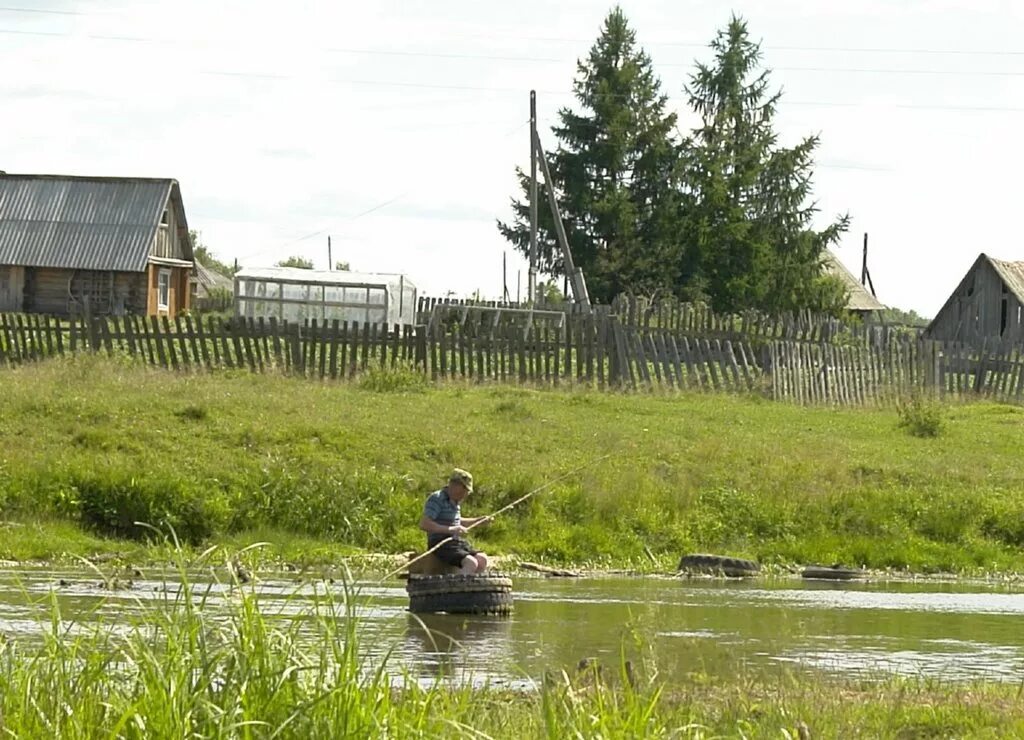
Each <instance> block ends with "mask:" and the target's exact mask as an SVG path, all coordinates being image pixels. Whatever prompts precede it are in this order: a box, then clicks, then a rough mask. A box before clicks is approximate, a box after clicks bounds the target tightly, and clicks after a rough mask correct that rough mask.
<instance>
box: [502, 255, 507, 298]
mask: <svg viewBox="0 0 1024 740" xmlns="http://www.w3.org/2000/svg"><path fill="white" fill-rule="evenodd" d="M501 300H503V301H505V303H508V250H505V251H503V252H502V253H501Z"/></svg>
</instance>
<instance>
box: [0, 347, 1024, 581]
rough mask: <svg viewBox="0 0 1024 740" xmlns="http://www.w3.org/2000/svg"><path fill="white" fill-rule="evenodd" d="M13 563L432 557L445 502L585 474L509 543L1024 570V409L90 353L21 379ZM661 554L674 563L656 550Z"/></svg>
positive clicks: (3, 478)
mask: <svg viewBox="0 0 1024 740" xmlns="http://www.w3.org/2000/svg"><path fill="white" fill-rule="evenodd" d="M0 383H2V384H3V393H2V394H0V511H2V516H3V519H4V522H3V523H2V524H0V530H2V532H3V534H4V536H3V537H2V538H0V558H12V559H23V558H52V557H60V556H61V555H62V554H65V553H72V554H86V555H87V554H93V553H96V552H122V553H126V557H134V556H135V555H136V554H137V553H136V552H135V551H133V549H132V548H134V547H137V546H136V545H134V544H131V543H132V542H135V541H137V540H138V538H140V537H142V536H143V535H144V530H141V529H140V528H139V527H137V526H136V525H135V524H134V522H136V521H146V522H151V523H154V524H156V523H163V522H168V523H170V524H172V525H173V526H174V527H175V529H176V531H177V532H178V533H179V535H180V536H181V537H183V538H184V539H185V540H186V541H188V542H191V543H197V544H198V543H205V542H209V541H215V542H228V543H230V544H234V545H244V544H246V543H247V542H249V541H252V540H255V539H266V540H270V541H271V542H272V543H274V546H275V547H276V548H277V549H278V551H279V552H280V553H281V555H282V556H283V557H289V558H306V559H331V558H333V557H337V556H340V555H343V554H346V553H353V552H358V551H375V552H396V551H401V550H406V549H414V548H417V547H420V546H421V543H422V538H421V533H420V532H419V531H418V530H417V529H416V521H417V520H418V518H419V515H420V511H421V507H422V503H423V498H424V496H425V495H426V493H428V492H429V491H430V490H432V489H435V488H437V487H438V486H439V485H440V484H441V483H442V478H443V476H444V475H445V473H446V471H447V470H448V469H449V468H451V467H452V466H453V465H458V466H461V467H466V468H468V469H470V470H472V471H473V473H474V475H475V476H476V479H477V481H478V484H477V491H476V493H474V495H473V496H472V497H471V499H470V500H469V502H468V503H467V504H466V506H465V507H464V511H465V513H466V514H467V515H475V514H477V513H486V512H490V511H494V510H496V509H498V508H500V507H501V506H503V505H505V504H507V503H508V502H510V501H512V500H514V499H515V498H517V497H519V496H521V495H523V494H524V493H526V492H527V491H530V490H531V489H533V488H535V487H537V486H540V485H542V484H544V483H545V482H548V481H550V480H551V479H553V478H556V477H558V476H559V475H561V474H563V473H564V472H565V471H567V470H571V469H573V468H575V467H577V466H580V465H583V464H586V463H589V462H592V461H594V460H595V459H596V458H598V457H599V456H602V455H608V457H606V458H604V459H601V460H599V461H597V462H593V463H592V464H590V465H589V466H588V467H586V469H584V470H582V471H580V472H579V473H578V474H575V475H573V476H571V477H569V478H566V479H565V480H562V481H560V482H558V483H557V484H555V485H553V486H552V487H551V488H550V489H549V490H546V491H545V492H544V493H541V494H539V495H537V496H534V497H533V498H531V499H530V500H529V501H527V502H526V503H524V504H523V505H521V506H519V507H517V508H516V509H514V510H513V511H512V512H510V513H509V514H507V515H504V516H502V517H501V518H499V519H498V520H497V521H496V522H495V524H494V525H493V526H492V527H491V528H490V530H489V531H487V532H481V533H480V535H479V536H478V539H479V541H480V542H481V543H482V544H483V545H484V546H486V547H487V548H488V549H489V550H492V551H495V552H498V553H505V554H509V553H514V554H517V555H519V556H522V557H526V558H529V559H539V560H545V561H548V562H572V563H592V564H595V565H599V566H606V567H626V566H642V567H648V568H655V567H656V568H663V569H665V568H671V567H672V566H674V564H675V562H676V560H677V559H678V557H679V555H680V554H682V553H684V552H689V551H714V552H723V553H729V554H733V555H738V556H746V557H751V558H756V559H758V560H760V561H762V562H767V563H779V564H795V563H810V562H818V563H834V562H841V563H845V564H851V565H853V564H855V565H866V566H868V567H873V568H897V569H910V570H914V571H919V572H922V571H923V572H927V571H940V570H941V571H955V572H963V573H986V572H1006V571H1018V572H1020V571H1024V552H1022V549H1021V545H1022V544H1024V466H1021V465H1020V440H1021V438H1022V437H1021V433H1022V431H1024V409H1019V408H1015V407H1006V406H996V405H988V404H973V405H966V406H957V407H950V408H945V409H942V410H941V411H940V415H941V416H942V417H943V418H942V421H943V425H942V431H941V432H940V434H939V435H938V436H937V437H931V438H925V437H916V436H913V435H911V434H909V433H908V430H907V429H906V428H904V427H900V426H899V421H900V419H899V416H898V414H897V413H896V412H895V411H890V410H844V411H836V410H829V409H813V410H808V409H801V408H796V407H791V406H786V405H780V404H774V403H770V402H767V401H763V400H760V399H757V398H751V397H744V398H740V397H730V396H723V395H698V394H688V395H672V396H648V395H617V394H606V393H597V392H587V391H557V390H548V391H537V390H528V389H520V388H512V387H493V386H489V387H451V386H449V387H443V388H427V387H424V386H423V385H422V384H420V383H417V382H415V380H414V379H413V378H411V377H410V376H404V375H401V374H399V375H397V376H386V375H385V376H381V375H371V376H369V377H367V378H364V380H363V382H362V383H356V384H329V385H326V384H319V383H315V382H310V381H304V380H294V379H289V378H283V377H274V376H255V375H250V374H248V373H246V372H221V373H216V374H212V375H202V376H183V375H174V374H170V373H166V372H160V371H153V370H149V369H146V368H141V367H136V366H132V365H130V364H126V363H125V362H122V361H112V360H104V359H101V358H95V357H79V358H75V359H71V360H62V361H54V362H50V363H46V364H42V365H38V366H30V367H23V368H20V369H15V370H4V371H3V372H2V373H0ZM645 545H646V546H647V547H648V548H649V549H650V551H651V553H653V555H654V558H655V561H656V562H654V563H652V562H651V561H650V559H649V557H648V556H647V554H646V553H645V550H644V546H645Z"/></svg>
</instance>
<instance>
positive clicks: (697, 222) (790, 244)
mask: <svg viewBox="0 0 1024 740" xmlns="http://www.w3.org/2000/svg"><path fill="white" fill-rule="evenodd" d="M711 48H712V49H713V50H714V54H715V58H714V62H713V64H711V65H704V64H698V65H697V71H696V72H695V73H694V74H693V75H692V77H691V81H690V84H689V85H688V86H687V87H686V92H687V94H688V95H689V98H690V105H691V107H692V108H693V110H694V111H695V112H696V113H697V115H698V116H699V118H700V125H699V126H698V127H697V128H696V129H695V130H694V131H693V135H692V137H691V138H689V139H688V140H687V141H686V142H684V146H683V154H682V157H681V163H682V172H683V177H684V181H685V182H684V185H683V188H682V194H683V210H682V213H683V216H684V222H685V226H684V229H683V233H684V238H683V243H684V245H685V246H684V249H683V253H682V255H681V259H680V263H679V265H680V267H679V272H680V286H681V287H680V290H679V292H680V293H681V294H683V295H684V296H688V297H693V296H697V295H703V296H705V297H707V298H709V299H710V300H711V303H712V305H713V306H714V308H715V309H717V310H722V311H735V310H739V309H742V308H748V307H756V308H760V309H763V310H766V311H768V312H772V313H775V312H779V311H785V310H794V309H800V308H811V309H815V310H826V311H833V312H835V311H837V310H839V308H841V307H842V305H843V304H844V303H845V300H846V296H845V292H844V290H843V288H842V285H841V283H839V281H838V280H836V279H834V278H829V277H825V276H824V275H823V273H822V260H823V254H824V251H823V250H825V249H826V248H827V247H828V245H829V244H832V243H834V242H835V241H837V240H838V238H839V235H840V234H841V233H842V232H843V231H845V230H846V228H847V225H848V217H847V216H842V217H839V218H838V219H837V220H836V221H835V222H833V223H832V224H831V225H830V226H828V227H827V228H825V229H824V230H822V231H814V230H813V229H812V228H811V221H812V219H813V217H814V214H815V213H816V212H817V208H816V206H815V204H814V203H813V202H810V203H809V202H808V199H809V198H810V196H811V181H812V176H813V164H814V151H815V149H816V148H817V146H818V137H817V136H809V137H807V138H805V139H803V140H802V141H801V142H800V143H798V144H797V145H796V146H794V147H792V148H785V147H781V146H779V144H778V137H777V134H776V133H775V130H774V125H773V124H774V120H773V119H774V116H775V112H776V107H777V104H778V101H779V98H780V97H781V92H769V82H768V76H769V71H768V70H760V69H759V67H760V63H761V52H760V46H759V44H757V43H754V42H752V41H751V40H750V38H749V34H748V32H747V26H746V23H745V22H743V21H742V20H740V19H739V18H736V17H735V16H734V17H733V18H732V20H731V21H730V23H729V25H728V27H727V28H726V29H725V30H724V31H721V32H719V34H718V36H717V37H716V38H715V40H714V41H713V42H712V44H711Z"/></svg>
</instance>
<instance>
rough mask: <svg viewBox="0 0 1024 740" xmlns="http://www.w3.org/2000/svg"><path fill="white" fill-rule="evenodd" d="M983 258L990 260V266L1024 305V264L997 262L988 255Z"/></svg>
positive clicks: (983, 255)
mask: <svg viewBox="0 0 1024 740" xmlns="http://www.w3.org/2000/svg"><path fill="white" fill-rule="evenodd" d="M981 256H982V257H984V258H985V259H987V260H988V262H989V264H990V265H992V267H993V268H994V269H995V271H996V272H997V273H998V274H999V277H1000V278H1002V281H1003V282H1004V283H1005V284H1006V287H1007V288H1009V289H1010V291H1011V292H1012V293H1013V294H1014V295H1015V296H1017V300H1018V301H1020V302H1021V303H1024V262H1007V261H1006V260H997V259H996V258H994V257H989V256H988V255H987V254H982V255H981ZM971 269H974V268H971Z"/></svg>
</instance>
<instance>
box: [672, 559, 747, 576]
mask: <svg viewBox="0 0 1024 740" xmlns="http://www.w3.org/2000/svg"><path fill="white" fill-rule="evenodd" d="M676 570H678V571H681V572H686V573H709V574H711V575H723V576H729V577H730V578H743V577H746V576H756V575H757V574H758V573H760V572H761V566H760V565H758V564H757V563H755V562H754V561H753V560H744V559H743V558H729V557H725V556H724V555H707V554H704V553H695V554H692V555H683V557H682V558H681V559H680V561H679V567H678V568H677V569H676Z"/></svg>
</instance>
